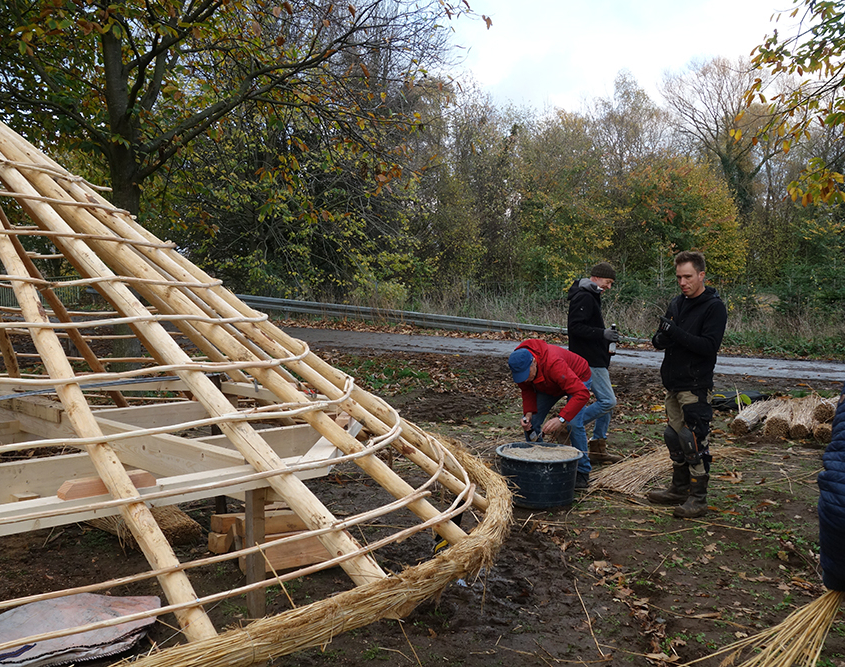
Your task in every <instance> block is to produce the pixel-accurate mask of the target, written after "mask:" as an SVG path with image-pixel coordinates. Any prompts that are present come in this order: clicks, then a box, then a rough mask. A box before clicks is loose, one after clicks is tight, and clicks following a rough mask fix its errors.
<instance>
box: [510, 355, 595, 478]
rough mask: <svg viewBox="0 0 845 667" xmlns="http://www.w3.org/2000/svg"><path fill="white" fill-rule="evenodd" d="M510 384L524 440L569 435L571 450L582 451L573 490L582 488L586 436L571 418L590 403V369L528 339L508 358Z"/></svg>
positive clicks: (585, 472) (577, 359)
mask: <svg viewBox="0 0 845 667" xmlns="http://www.w3.org/2000/svg"><path fill="white" fill-rule="evenodd" d="M508 366H510V369H511V375H512V376H513V381H514V382H516V383H517V385H519V388H520V390H521V391H522V415H523V417H522V422H521V424H522V429H523V430H524V431H525V438H526V440H527V439H529V433H531V432H536V433H538V434H539V438H538V440H539V441H542V440H543V437H547V436H549V437H550V436H555V435H557V434H558V433H567V432H568V433H569V434H570V437H571V442H572V445H573V446H574V447H576V448H577V449H579V450H580V451H581V452H583V456H582V457H581V458H580V459H579V460H578V471H577V473H576V475H575V488H576V489H586V488H587V487H588V486H589V484H590V459H589V457H588V456H587V435H586V433H585V432H584V425H583V424H581V426H580V429H579V428H578V427H577V426H576V425H575V424H573V423H572V420H573V419H574V418H575V416H576V415H577V414H578V413H579V412H580V411H581V408H583V407H584V406H585V405H586V404H587V401H588V400H590V367H589V365H588V364H587V362H586V361H585V360H584V359H582V358H581V357H579V356H578V355H577V354H574V353H572V352H570V351H569V350H566V349H564V348H562V347H560V346H558V345H549V344H548V343H547V342H546V341H544V340H539V339H537V338H530V339H528V340H526V341H524V342H522V343H520V344H519V345H518V346H517V348H516V349H515V350H514V351H513V352H511V355H510V357H509V358H508ZM564 396H566V397H567V400H566V403H565V404H564V405H563V407H562V408H561V409H560V412H559V413H558V414H557V415H556V416H554V417H551V418H550V419H549V420H548V421H547V420H546V415H548V414H549V411H550V410H551V409H552V407H553V406H554V405H555V403H557V402H558V401H559V400H560V399H561V398H563V397H564Z"/></svg>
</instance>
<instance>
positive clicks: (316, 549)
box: [238, 531, 351, 575]
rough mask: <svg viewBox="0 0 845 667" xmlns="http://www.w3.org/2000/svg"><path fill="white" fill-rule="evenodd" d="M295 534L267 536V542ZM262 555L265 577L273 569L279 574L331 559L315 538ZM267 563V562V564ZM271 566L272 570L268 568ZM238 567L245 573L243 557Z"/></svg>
mask: <svg viewBox="0 0 845 667" xmlns="http://www.w3.org/2000/svg"><path fill="white" fill-rule="evenodd" d="M343 532H346V531H343ZM296 534H297V533H285V534H282V535H268V536H267V541H268V542H269V541H271V540H277V539H279V538H282V537H289V536H291V535H296ZM350 537H351V536H350ZM264 553H265V554H266V556H267V559H266V560H265V561H264V572H265V575H266V574H268V573H271V572H272V571H273V569H275V570H276V572H280V571H282V570H290V569H292V568H296V567H304V566H306V565H312V564H314V563H323V562H325V561H327V560H330V559H331V555H330V554H329V552H328V551H326V548H325V547H324V546H323V545H322V544H321V543H320V540H318V539H317V538H316V537H306V538H304V539H301V540H297V541H296V542H288V543H283V544H277V545H274V546H271V547H268V548H267V549H265V550H264ZM262 560H263V558H262ZM267 561H269V563H268V562H267ZM271 565H272V569H271V567H270V566H271ZM238 566H239V567H240V568H241V572H244V573H245V568H246V558H245V557H243V556H241V557H240V558H238Z"/></svg>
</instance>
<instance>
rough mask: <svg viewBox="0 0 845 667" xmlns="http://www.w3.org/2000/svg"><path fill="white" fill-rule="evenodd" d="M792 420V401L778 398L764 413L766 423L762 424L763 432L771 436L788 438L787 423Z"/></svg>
mask: <svg viewBox="0 0 845 667" xmlns="http://www.w3.org/2000/svg"><path fill="white" fill-rule="evenodd" d="M791 421H792V401H790V400H789V399H780V400H779V401H778V405H776V406H775V407H773V408H772V409H771V411H770V412H769V414H768V415H766V423H765V425H764V426H763V433H764V434H765V435H766V436H768V437H771V438H784V439H785V438H788V437H789V424H790V422H791Z"/></svg>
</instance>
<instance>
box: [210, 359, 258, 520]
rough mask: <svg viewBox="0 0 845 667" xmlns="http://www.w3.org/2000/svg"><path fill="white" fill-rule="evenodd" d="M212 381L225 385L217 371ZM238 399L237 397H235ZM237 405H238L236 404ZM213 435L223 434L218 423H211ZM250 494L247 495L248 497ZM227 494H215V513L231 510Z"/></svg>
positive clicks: (215, 384) (219, 385) (220, 385)
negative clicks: (228, 505) (227, 501)
mask: <svg viewBox="0 0 845 667" xmlns="http://www.w3.org/2000/svg"><path fill="white" fill-rule="evenodd" d="M211 381H212V382H213V383H214V386H215V387H217V388H218V389H222V387H223V380H222V378H221V377H220V374H219V373H215V374H214V375H212V376H211ZM235 400H236V401H237V400H238V399H237V397H235ZM236 407H237V406H236ZM211 435H223V431H221V430H220V427H219V426H218V425H217V424H212V425H211ZM249 493H252V492H251V491H247V494H249ZM248 497H249V495H247V498H248ZM226 505H227V503H226V496H214V513H215V514H227V513H228V512H229V508H228V507H227V506H226Z"/></svg>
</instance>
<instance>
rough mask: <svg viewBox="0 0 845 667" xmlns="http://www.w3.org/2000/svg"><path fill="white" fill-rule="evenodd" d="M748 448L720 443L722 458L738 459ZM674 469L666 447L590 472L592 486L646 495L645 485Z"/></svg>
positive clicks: (593, 487) (591, 487)
mask: <svg viewBox="0 0 845 667" xmlns="http://www.w3.org/2000/svg"><path fill="white" fill-rule="evenodd" d="M747 453H748V452H747V451H746V450H744V449H742V448H740V447H720V448H719V459H720V460H722V459H731V458H734V459H737V458H740V457H742V456H745V455H746V454H747ZM671 471H672V460H671V459H670V458H669V452H668V451H667V450H666V448H665V447H660V448H658V449H655V450H654V451H652V452H649V453H648V454H645V455H643V456H640V457H637V458H632V459H629V460H627V461H623V462H622V463H617V464H615V465H612V466H605V467H604V468H602V469H601V470H599V471H598V472H595V473H591V474H590V489H606V490H608V491H618V492H619V493H624V494H626V495H632V496H643V495H645V493H644V491H645V487H646V486H647V485H648V483H649V482H651V481H652V480H654V479H656V478H658V477H667V476H668V475H669V474H670V473H671Z"/></svg>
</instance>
